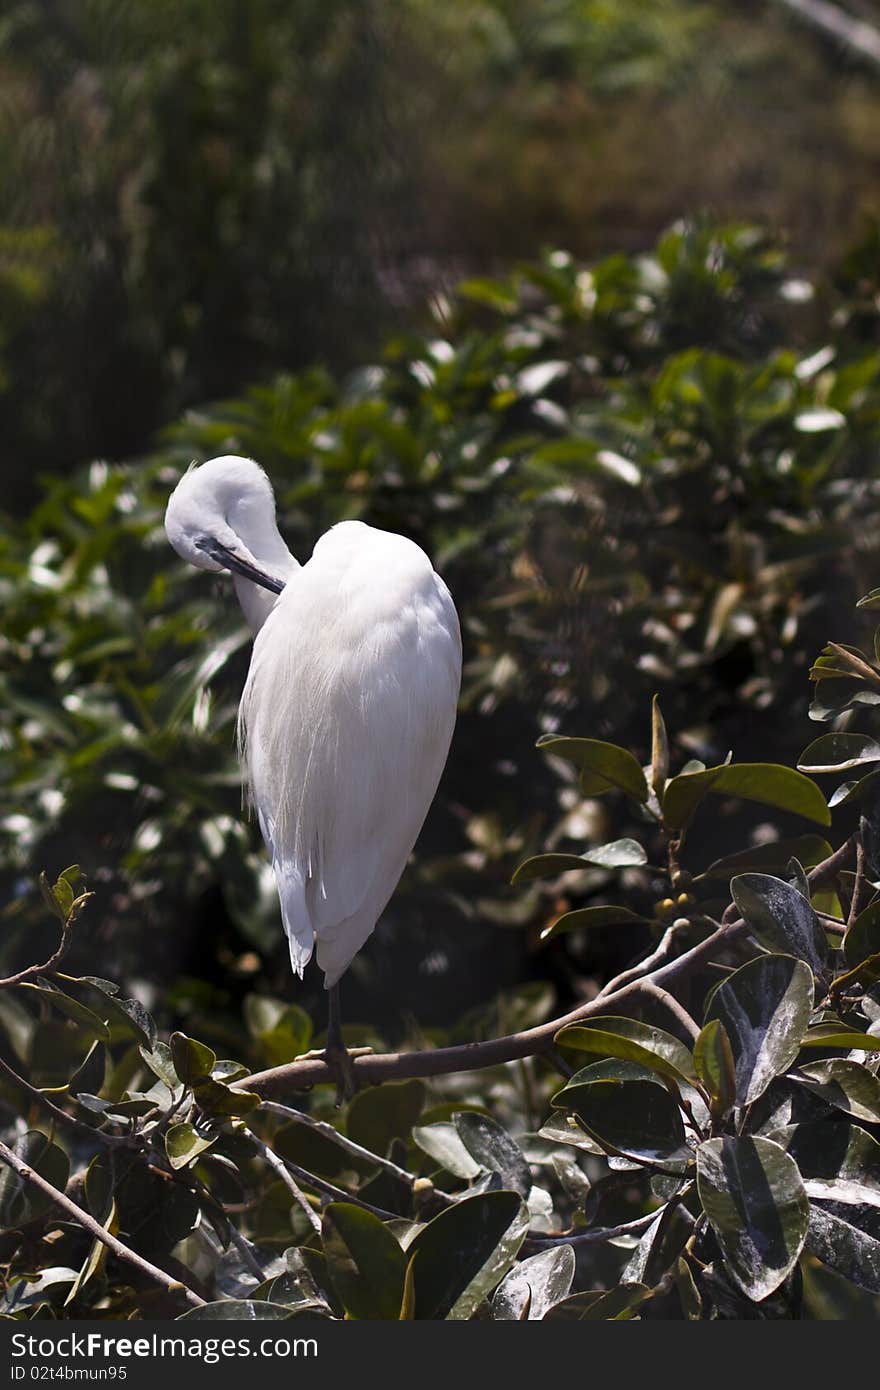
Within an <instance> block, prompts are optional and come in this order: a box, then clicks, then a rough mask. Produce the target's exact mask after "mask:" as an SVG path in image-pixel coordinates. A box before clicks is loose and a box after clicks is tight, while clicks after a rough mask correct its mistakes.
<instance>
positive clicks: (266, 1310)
mask: <svg viewBox="0 0 880 1390" xmlns="http://www.w3.org/2000/svg"><path fill="white" fill-rule="evenodd" d="M309 1315H310V1316H312V1317H314V1316H316V1315H317V1310H315V1309H314V1308H312V1307H310V1308H309ZM296 1316H297V1312H296V1308H295V1307H292V1308H291V1307H288V1306H287V1305H286V1304H284V1303H270V1302H269V1301H268V1300H263V1299H250V1298H224V1299H220V1300H219V1301H218V1302H216V1303H203V1304H202V1306H201V1308H190V1309H189V1310H188V1311H187V1312H186V1313H181V1314H180V1315H179V1317H178V1318H177V1319H176V1321H177V1322H283V1321H285V1319H287V1318H295V1317H296Z"/></svg>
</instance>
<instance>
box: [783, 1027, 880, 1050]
mask: <svg viewBox="0 0 880 1390" xmlns="http://www.w3.org/2000/svg"><path fill="white" fill-rule="evenodd" d="M878 1044H880V1038H875V1037H873V1036H872V1034H870V1033H857V1032H856V1031H855V1030H854V1029H852V1028H847V1027H845V1025H844V1024H842V1023H817V1024H814V1025H813V1026H812V1027H810V1028H808V1029H807V1031H806V1033H805V1034H804V1036H803V1037H802V1038H801V1047H845V1048H846V1049H847V1050H848V1051H850V1052H851V1051H852V1050H853V1049H854V1048H858V1049H859V1050H860V1051H861V1052H880V1046H878Z"/></svg>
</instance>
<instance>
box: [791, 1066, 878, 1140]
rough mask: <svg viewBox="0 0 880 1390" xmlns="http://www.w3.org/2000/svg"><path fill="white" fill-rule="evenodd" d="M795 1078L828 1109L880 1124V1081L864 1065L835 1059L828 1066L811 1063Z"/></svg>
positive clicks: (800, 1070)
mask: <svg viewBox="0 0 880 1390" xmlns="http://www.w3.org/2000/svg"><path fill="white" fill-rule="evenodd" d="M792 1075H793V1077H794V1078H795V1080H797V1081H799V1082H800V1083H801V1085H802V1086H805V1087H806V1088H807V1090H808V1091H811V1092H812V1093H813V1095H816V1096H819V1097H820V1098H821V1099H822V1100H824V1101H826V1102H827V1104H828V1105H833V1106H834V1107H835V1108H836V1109H838V1110H843V1111H845V1112H846V1114H847V1115H854V1116H855V1118H856V1119H857V1120H868V1121H871V1122H873V1123H874V1124H877V1123H880V1080H878V1078H877V1077H876V1076H875V1075H874V1073H873V1072H870V1071H868V1069H867V1067H865V1066H863V1065H862V1064H861V1062H850V1061H848V1060H847V1059H846V1058H844V1057H832V1058H831V1060H830V1061H827V1062H809V1063H807V1065H806V1066H803V1067H799V1068H798V1070H797V1071H796V1072H792Z"/></svg>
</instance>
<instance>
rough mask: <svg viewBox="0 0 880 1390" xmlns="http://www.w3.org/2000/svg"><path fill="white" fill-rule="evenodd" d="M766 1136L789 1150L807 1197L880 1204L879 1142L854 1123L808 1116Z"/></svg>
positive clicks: (851, 1202)
mask: <svg viewBox="0 0 880 1390" xmlns="http://www.w3.org/2000/svg"><path fill="white" fill-rule="evenodd" d="M767 1137H768V1138H769V1139H772V1140H774V1142H775V1143H777V1144H781V1145H782V1147H783V1148H784V1149H785V1150H786V1152H787V1153H790V1154H791V1156H792V1158H793V1159H794V1161H795V1163H796V1164H797V1166H798V1168H799V1169H800V1174H801V1177H802V1178H803V1180H804V1187H805V1189H806V1193H807V1196H808V1197H810V1198H811V1199H824V1200H826V1201H840V1202H848V1203H850V1204H856V1203H860V1204H862V1205H867V1206H880V1144H878V1143H877V1140H876V1139H874V1138H872V1136H871V1135H870V1134H868V1133H866V1131H865V1130H863V1129H860V1128H859V1127H858V1125H851V1124H840V1123H839V1122H838V1121H837V1120H836V1119H835V1120H830V1119H828V1120H811V1121H808V1122H805V1123H803V1124H799V1125H788V1126H786V1127H784V1128H783V1129H777V1130H773V1131H772V1132H771V1133H770V1134H769V1135H768V1136H767Z"/></svg>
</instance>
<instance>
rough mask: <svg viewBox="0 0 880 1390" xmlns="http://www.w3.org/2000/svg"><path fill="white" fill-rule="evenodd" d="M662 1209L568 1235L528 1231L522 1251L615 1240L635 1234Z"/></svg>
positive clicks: (644, 1228)
mask: <svg viewBox="0 0 880 1390" xmlns="http://www.w3.org/2000/svg"><path fill="white" fill-rule="evenodd" d="M662 1210H663V1208H662V1207H658V1208H657V1210H656V1211H652V1212H649V1213H648V1215H647V1216H639V1217H637V1218H636V1220H635V1221H624V1222H623V1223H622V1224H621V1225H620V1226H594V1227H593V1228H592V1229H591V1230H589V1231H570V1232H569V1233H568V1235H544V1233H543V1232H542V1231H530V1232H529V1234H528V1235H527V1237H526V1239H525V1243H524V1245H523V1253H524V1254H528V1253H529V1252H530V1251H532V1250H546V1249H547V1247H548V1246H550V1245H598V1244H599V1243H600V1242H601V1241H603V1240H616V1238H617V1237H618V1236H637V1235H640V1234H641V1233H642V1231H646V1230H647V1229H648V1227H649V1226H650V1225H651V1224H652V1223H653V1222H654V1221H656V1220H657V1217H658V1216H659V1215H660V1212H661V1211H662Z"/></svg>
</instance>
